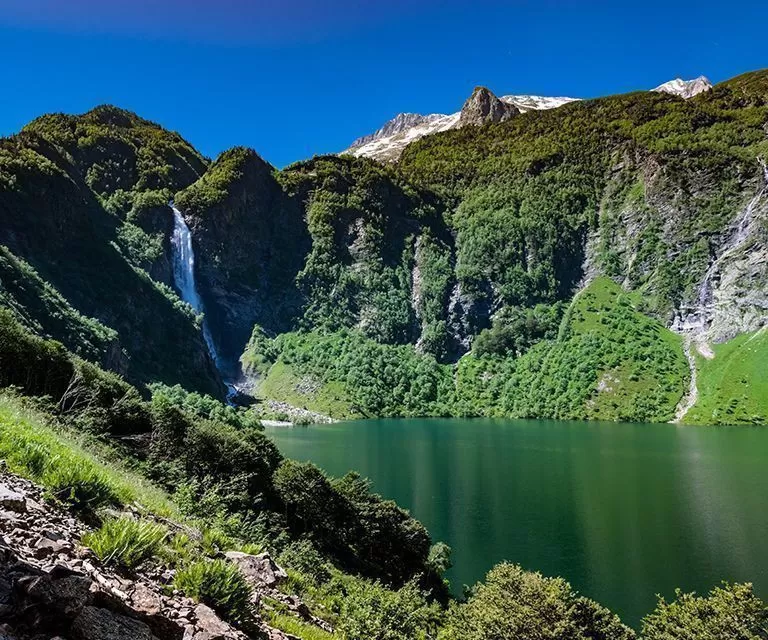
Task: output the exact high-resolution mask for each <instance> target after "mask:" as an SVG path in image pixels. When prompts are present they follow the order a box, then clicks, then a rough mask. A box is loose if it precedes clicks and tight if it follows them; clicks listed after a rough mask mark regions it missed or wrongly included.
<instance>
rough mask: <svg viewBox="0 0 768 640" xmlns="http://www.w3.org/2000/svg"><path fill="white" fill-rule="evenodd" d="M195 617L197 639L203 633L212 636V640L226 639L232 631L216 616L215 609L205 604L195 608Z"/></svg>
mask: <svg viewBox="0 0 768 640" xmlns="http://www.w3.org/2000/svg"><path fill="white" fill-rule="evenodd" d="M195 617H196V618H197V625H196V628H197V633H196V634H195V638H197V635H198V634H199V633H200V632H201V631H202V632H205V633H208V634H210V638H220V637H224V636H225V635H226V634H227V633H229V631H230V626H229V625H228V624H227V623H226V622H224V621H223V620H222V619H221V618H219V616H217V615H216V613H215V612H214V610H213V609H211V608H210V607H209V606H207V605H204V604H199V605H197V606H196V607H195Z"/></svg>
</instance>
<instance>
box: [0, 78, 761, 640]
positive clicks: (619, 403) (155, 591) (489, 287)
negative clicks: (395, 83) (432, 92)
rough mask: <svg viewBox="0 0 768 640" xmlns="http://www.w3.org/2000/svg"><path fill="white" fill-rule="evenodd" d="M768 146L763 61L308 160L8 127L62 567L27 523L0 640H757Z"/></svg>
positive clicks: (489, 98)
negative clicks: (736, 632) (152, 606)
mask: <svg viewBox="0 0 768 640" xmlns="http://www.w3.org/2000/svg"><path fill="white" fill-rule="evenodd" d="M767 133H768V71H764V70H763V71H755V72H750V73H746V74H743V75H740V76H737V77H735V78H732V79H730V80H726V81H724V82H720V83H718V84H715V85H712V84H711V83H709V81H708V80H706V78H703V77H701V78H697V79H695V80H690V81H683V80H680V79H677V80H673V81H671V82H669V83H664V84H663V85H661V86H659V87H657V88H656V89H655V90H651V91H637V92H633V93H625V94H620V95H613V96H606V97H602V98H594V99H586V100H577V99H571V98H547V97H544V96H533V95H518V94H514V95H504V96H502V97H497V96H496V95H495V94H494V93H493V92H492V91H491V90H490V89H488V88H487V87H476V88H475V90H474V91H472V93H471V95H470V96H469V97H468V98H467V100H466V102H465V103H464V106H463V108H462V109H461V111H459V112H457V113H455V114H449V115H441V114H433V115H429V116H422V115H418V114H401V115H400V116H397V117H396V118H395V119H394V120H393V121H391V122H388V123H387V124H386V125H385V126H384V127H382V128H381V129H380V130H379V131H377V132H376V133H374V134H371V135H370V136H364V137H363V138H361V139H360V140H358V141H357V142H356V143H355V144H354V145H353V146H352V147H350V149H348V150H347V152H344V153H341V154H338V155H322V156H314V157H311V158H309V159H307V160H303V161H299V162H296V163H293V164H290V165H288V166H286V167H284V168H282V169H278V168H276V167H274V166H272V165H270V164H269V163H268V162H266V161H265V160H264V159H263V158H262V157H261V156H260V155H259V153H258V152H257V151H256V150H253V149H250V148H246V147H239V146H236V147H233V148H230V149H228V150H226V151H224V152H222V153H221V154H219V155H218V156H217V157H216V158H213V159H212V158H208V157H205V156H204V155H203V154H202V153H201V152H200V151H198V150H197V149H195V148H194V147H193V146H192V145H191V144H190V143H189V142H188V141H186V140H185V139H184V138H183V137H182V136H181V135H180V134H178V133H176V132H174V131H170V130H168V129H166V128H163V127H161V126H160V125H158V124H156V123H154V122H151V121H149V120H146V119H144V118H142V117H141V116H140V115H137V114H135V113H132V112H130V111H127V110H125V109H122V108H120V107H117V106H112V105H102V106H99V107H96V108H94V109H92V110H90V111H88V112H86V113H83V114H81V115H65V114H60V113H57V114H48V115H42V116H40V117H38V118H36V119H35V120H33V121H32V122H30V123H29V124H27V125H26V126H24V127H23V128H22V129H21V130H20V131H19V132H18V133H16V134H14V135H11V136H9V137H6V138H2V139H0V459H2V460H3V461H4V462H3V464H2V465H0V507H3V512H2V513H3V519H2V522H10V523H11V524H13V523H14V522H16V521H17V520H18V521H20V522H22V524H25V526H31V527H33V532H34V534H35V536H36V537H37V536H38V535H39V536H40V539H41V540H42V539H43V538H45V539H46V540H50V541H51V543H49V542H46V541H45V540H42V542H40V545H41V546H40V547H39V548H38V547H37V546H32V545H31V544H30V541H29V540H27V539H26V538H28V537H29V536H26V537H25V535H24V534H23V532H21V531H19V530H17V528H18V527H15V525H14V526H10V525H9V526H8V527H5V529H8V530H7V531H6V530H5V529H3V531H4V534H3V535H6V534H7V535H8V536H9V538H8V540H7V541H6V540H5V539H3V541H2V544H1V545H0V549H2V554H0V556H1V557H0V574H2V575H0V578H2V580H5V582H7V583H8V584H13V585H16V586H14V587H13V588H12V589H11V588H9V589H5V590H4V591H3V590H2V589H0V623H3V624H5V621H6V619H7V620H10V622H8V624H9V625H12V626H11V627H10V628H11V629H12V630H13V632H14V634H15V635H13V636H11V637H12V638H13V640H30V639H32V638H37V637H40V636H39V634H40V633H43V632H45V633H48V632H49V631H51V630H52V629H54V627H55V625H56V624H59V625H66V629H67V633H69V632H70V631H71V632H72V634H73V635H72V637H73V638H76V639H77V640H115V639H116V638H120V640H122V637H126V639H127V638H132V637H142V638H145V639H146V640H155V639H157V640H180V639H182V638H184V639H186V640H189V638H190V637H192V638H193V639H194V640H198V639H201V640H203V639H205V640H210V638H211V637H222V638H240V637H245V636H247V637H258V638H262V637H265V638H269V639H270V640H294V638H300V639H301V640H332V639H334V638H337V639H339V640H363V639H365V640H369V639H370V638H377V639H380V640H391V639H397V640H402V639H405V640H425V639H435V638H439V640H478V639H480V640H491V639H492V638H497V637H504V638H512V637H520V638H528V637H539V636H536V635H531V634H536V633H539V632H540V630H541V629H544V630H545V632H546V633H545V635H546V634H549V635H547V637H552V638H558V639H561V638H565V637H567V638H569V639H570V638H574V639H578V640H596V639H598V638H610V639H611V640H625V639H626V640H631V639H632V638H635V637H637V635H638V632H639V633H640V634H641V637H642V638H645V639H646V640H667V639H668V638H670V637H676V636H670V635H668V631H669V629H671V628H674V629H679V628H687V626H686V625H691V628H695V629H697V630H701V629H702V628H705V629H706V633H710V631H711V633H710V635H709V636H707V637H712V638H717V639H718V640H720V639H721V638H723V637H724V636H722V634H721V635H718V634H719V633H720V631H721V630H722V629H725V628H728V629H730V627H731V625H732V624H733V620H734V619H738V621H739V624H742V626H743V628H744V629H745V631H744V634H743V637H745V638H753V637H754V638H757V637H762V636H761V635H758V634H762V633H763V631H764V628H765V626H766V620H768V609H767V608H766V607H765V605H764V604H763V602H762V601H761V600H760V597H761V596H764V595H765V593H766V592H765V589H768V582H766V576H765V575H764V572H762V570H761V569H760V568H759V567H760V560H761V558H762V547H761V546H760V540H759V539H758V538H759V536H758V537H755V533H754V532H756V531H761V530H762V529H764V524H765V523H764V522H763V521H762V515H761V514H762V513H764V511H765V510H764V509H762V508H761V505H760V504H759V500H760V496H761V495H762V493H761V491H760V490H759V489H760V486H761V483H762V477H761V474H760V471H761V469H762V466H761V464H762V462H761V460H762V458H761V455H762V452H763V450H764V448H765V444H766V443H765V442H764V440H765V436H764V434H763V431H762V429H746V428H743V429H719V428H717V427H719V426H726V425H727V426H741V427H745V426H758V425H759V426H764V425H765V424H766V423H768V387H766V384H767V383H766V381H768V369H766V367H767V366H768V364H766V363H768V337H767V336H768V334H767V333H766V329H765V327H766V324H768V172H766V168H765V166H766V165H765V160H766V158H768V135H767ZM380 152H381V153H380ZM396 419H397V420H396ZM668 422H675V423H682V424H681V425H680V426H670V425H668V424H663V423H668ZM288 423H290V424H297V425H299V424H301V425H304V424H316V425H317V426H313V427H311V428H310V429H290V428H287V426H286V425H287V424H288ZM320 423H322V424H320ZM265 425H267V426H266V428H265ZM269 425H273V426H269ZM682 425H686V426H682ZM297 459H298V460H311V461H312V462H308V461H306V462H305V461H298V460H297ZM317 465H320V466H317ZM350 468H355V469H359V470H361V471H362V472H363V474H364V475H362V476H361V475H360V473H358V472H353V471H349V469H350ZM329 474H333V475H329ZM366 476H367V477H366ZM6 490H7V491H6ZM18 491H22V492H23V493H24V495H22V497H18V496H17V495H15V494H17V493H18ZM378 492H381V493H380V494H379V493H378ZM6 494H12V495H10V497H8V498H7V499H4V498H2V496H3V495H6ZM25 496H26V497H25ZM393 499H396V500H397V501H398V502H397V503H395V502H394V501H393ZM3 500H5V502H3ZM30 501H31V502H30ZM39 501H43V502H44V503H45V507H44V508H43V507H41V509H42V511H41V513H42V512H44V513H45V514H46V518H50V519H51V522H52V523H53V524H56V522H57V520H58V521H61V522H66V523H68V524H67V527H66V529H67V530H66V532H64V533H56V532H55V531H54V532H53V534H52V535H54V534H55V535H61V536H64V537H65V541H64V542H62V543H61V545H59V546H58V547H57V546H56V545H55V544H54V545H53V546H52V543H56V542H61V540H53V539H52V538H46V534H45V531H44V530H43V529H42V528H40V527H38V525H37V524H35V523H34V522H33V517H32V516H30V515H29V514H28V512H27V511H26V509H27V507H26V506H24V507H22V506H21V505H22V503H23V504H24V505H27V504H30V505H32V506H31V507H30V509H32V511H34V504H37V503H38V502H39ZM11 507H14V508H18V509H20V510H21V511H19V512H15V513H16V514H17V515H13V514H11V513H10V511H13V509H12V508H11ZM404 507H407V508H408V509H411V510H412V513H411V512H410V511H407V510H406V509H405V508H404ZM6 512H8V513H9V514H10V515H8V514H6ZM19 513H21V514H22V516H21V517H19V515H18V514H19ZM25 514H26V515H25ZM6 515H7V517H6ZM417 518H418V519H417ZM422 521H424V523H425V524H427V525H429V529H430V530H431V532H432V533H430V532H429V531H428V530H427V527H425V525H424V524H422ZM3 526H5V525H3ZM46 526H47V525H46ZM49 528H50V527H49ZM47 530H48V529H46V531H47ZM670 531H675V532H679V535H678V534H675V536H676V537H671V534H670ZM49 533H50V532H49ZM553 533H554V534H556V535H554V536H553V535H552V534H553ZM29 535H32V534H29ZM433 536H435V537H433ZM441 539H445V542H443V541H441ZM446 542H448V543H449V544H451V545H453V546H454V547H455V556H454V557H455V562H454V568H453V569H451V549H450V547H449V546H448V544H446ZM36 544H37V543H35V545H36ZM54 548H58V549H60V551H61V555H63V556H64V557H63V558H59V560H61V562H62V563H64V565H65V567H64V568H58V569H56V568H55V566H56V565H55V560H54V559H53V558H51V562H52V563H54V564H50V566H49V563H47V562H46V561H45V560H46V558H47V557H48V554H49V553H53V552H52V551H48V549H54ZM43 549H45V550H43ZM265 553H266V554H267V555H266V557H265V556H264V555H263V554H265ZM25 554H26V555H30V554H32V555H35V554H38V555H40V556H41V557H40V558H36V561H35V562H30V561H28V559H26V558H25V557H24V556H25ZM78 554H84V556H83V557H84V558H85V559H86V560H88V562H89V565H87V566H86V565H85V562H82V560H83V557H80V555H78ZM88 558H90V559H88ZM505 559H506V560H508V562H505ZM37 560H40V562H37ZM91 560H92V561H91ZM243 563H245V564H248V565H253V564H254V563H256V564H258V565H259V566H260V567H262V568H263V567H266V569H264V570H266V571H268V572H269V573H270V575H272V577H271V578H269V584H268V585H267V588H265V586H264V584H263V583H262V582H263V581H262V582H259V581H258V580H257V581H256V582H255V583H254V582H253V581H252V580H251V581H248V580H245V578H244V577H243V576H244V575H245V574H248V571H244V570H243V569H242V566H241V565H242V564H243ZM273 565H274V566H273ZM494 565H496V566H494ZM756 567H757V568H756ZM22 569H23V571H22ZM539 570H542V571H544V572H545V574H547V575H555V576H557V575H563V576H564V578H557V577H547V575H542V574H540V573H536V571H539ZM19 571H22V573H21V574H20V573H19ZM71 571H72V572H74V574H70V573H68V572H71ZM486 572H487V573H486ZM22 574H23V575H22ZM249 575H250V574H249ZM277 575H279V579H277V578H275V579H274V580H273V578H274V577H275V576H277ZM484 575H485V577H484ZM24 576H26V577H24ZM30 577H31V578H32V579H29V578H30ZM251 577H252V576H251ZM65 578H66V579H67V580H69V579H70V578H71V579H72V580H71V582H72V584H76V585H79V587H78V588H80V587H83V585H86V586H87V589H86V590H88V593H89V594H90V595H88V596H87V597H85V596H83V597H82V598H80V599H79V600H77V603H76V604H77V607H75V608H74V609H73V608H68V606H69V605H67V606H64V605H61V603H60V601H59V598H58V597H56V598H53V600H52V601H51V602H52V603H53V605H52V606H53V608H52V609H50V608H49V609H46V608H45V607H46V606H48V605H45V606H42V605H41V604H40V602H43V601H40V600H39V598H41V597H42V596H40V593H43V592H44V594H50V593H52V591H50V590H49V589H48V587H46V586H45V585H49V583H50V582H51V581H53V582H56V581H57V580H59V579H65ZM566 579H567V580H569V581H570V583H569V582H566ZM722 579H726V580H729V581H731V582H730V583H729V584H727V585H724V586H721V587H718V586H717V585H718V584H719V581H720V580H722ZM2 580H0V582H2ZM100 580H101V582H100ZM35 581H36V582H35ZM32 582H34V583H35V584H38V583H39V585H43V586H40V589H43V592H41V591H37V592H36V591H35V588H32V587H30V588H27V587H25V586H24V585H29V584H30V583H32ZM464 582H467V583H476V584H475V586H474V587H472V588H471V589H470V590H468V591H467V592H466V593H462V585H463V583H464ZM105 583H106V586H105ZM137 583H141V584H144V585H145V587H146V588H147V589H148V590H149V592H151V594H150V595H151V596H152V599H153V601H154V599H155V598H157V601H158V602H160V603H161V604H160V605H158V606H159V609H158V611H156V612H155V613H153V614H151V615H149V614H146V612H143V613H142V612H141V611H139V608H140V607H141V606H142V603H141V602H139V600H140V597H139V596H137V595H136V593H137V587H136V585H137ZM749 583H754V586H753V585H752V584H749ZM3 584H5V583H3ZM92 584H97V585H101V586H93V587H91V586H88V585H92ZM121 585H122V587H124V588H125V589H126V590H123V589H122V588H121ZM49 586H50V585H49ZM630 587H631V588H630ZM675 587H681V588H683V589H685V590H686V591H690V590H696V591H697V592H698V595H691V594H684V593H677V592H675V591H674V588H675ZM83 588H85V587H83ZM115 590H117V592H116V591H115ZM53 591H56V589H54V590H53ZM81 591H82V589H81ZM139 591H141V589H139ZM36 593H37V595H35V594H36ZM656 593H661V594H662V595H663V596H664V597H663V598H661V599H656V598H654V594H656ZM99 594H100V595H99ZM120 594H123V595H124V596H125V597H124V598H121V595H120ZM145 595H146V593H145ZM45 597H49V596H48V595H45ZM51 597H53V596H51ZM593 597H594V598H597V599H599V600H600V602H601V603H602V604H598V602H597V601H595V600H592V599H591V598H593ZM36 598H38V599H37V600H36ZM115 598H117V600H115ZM665 598H666V599H665ZM43 600H44V599H43ZM118 600H122V604H120V603H119V602H118ZM78 603H79V604H78ZM44 604H45V603H44ZM49 604H51V603H49ZM27 605H29V606H27ZM60 605H61V607H63V608H61V610H60V608H59V606H60ZM604 605H607V606H610V607H611V609H610V610H609V609H606V608H605V606H604ZM14 607H15V609H14ZM201 607H202V608H201ZM182 611H183V612H184V613H183V614H182V613H181V612H182ZM701 611H706V612H707V615H706V616H702V615H700V613H701ZM24 612H29V615H27V614H26V613H24ZM34 612H42V613H40V615H39V616H38V615H37V614H34V615H33V613H34ZM43 613H44V614H45V615H43ZM84 613H85V619H86V622H87V619H88V616H93V615H96V616H106V617H108V618H109V619H110V620H112V622H114V624H115V625H118V626H119V625H123V627H125V626H126V625H127V626H128V627H130V628H132V629H141V633H143V634H144V635H134V636H131V635H130V634H129V635H128V636H125V635H124V636H118V635H115V634H112V635H109V634H107V635H105V634H104V633H102V634H101V635H99V634H98V633H97V632H96V631H92V629H91V627H90V626H89V627H88V629H91V630H90V631H87V632H86V631H83V629H84V628H85V627H84V626H83V625H84V624H85V623H84V622H83V615H84ZM54 614H55V615H56V616H59V614H61V615H60V616H59V617H54V618H50V619H49V618H48V617H46V616H48V615H54ZM4 616H5V617H4ZM157 616H159V617H160V618H162V619H160V618H158V617H157ZM619 616H621V618H620V617H619ZM46 620H47V621H48V622H46ZM179 620H181V622H179ZM622 620H624V622H622ZM139 623H141V624H139ZM209 624H210V625H213V626H212V627H211V628H213V629H214V630H215V629H217V628H218V629H220V630H221V629H224V630H223V631H220V633H219V632H213V631H211V632H209V631H207V630H205V629H204V628H203V627H204V626H205V625H209ZM45 625H48V626H45ZM137 625H138V626H137ZM141 625H144V626H141ZM627 625H629V626H627ZM697 625H698V626H697ZM701 625H704V627H702V626H701ZM97 627H98V626H97ZM145 627H146V629H145ZM185 627H191V628H192V629H191V630H190V631H185ZM489 629H490V630H493V629H501V630H502V631H500V632H499V633H500V634H501V635H492V634H491V631H489ZM562 629H568V634H570V635H567V636H564V635H563V633H564V632H562ZM756 629H757V631H755V630H756ZM5 631H6V628H3V630H2V631H0V634H1V633H5ZM51 632H53V631H51ZM57 632H58V630H57ZM561 632H562V633H561ZM697 632H698V631H697ZM753 632H754V633H753ZM88 633H91V635H87V634H88ZM201 633H203V634H209V635H200V634H201ZM216 633H219V635H218V636H217V635H216ZM494 633H496V632H494ZM542 633H544V632H542ZM77 634H79V635H77ZM190 634H192V635H191V636H190ZM238 634H239V635H238ZM489 634H491V635H489ZM526 634H528V635H526ZM558 634H559V635H558ZM49 635H50V634H49ZM67 637H69V636H67ZM691 637H695V636H691ZM702 637H703V636H702Z"/></svg>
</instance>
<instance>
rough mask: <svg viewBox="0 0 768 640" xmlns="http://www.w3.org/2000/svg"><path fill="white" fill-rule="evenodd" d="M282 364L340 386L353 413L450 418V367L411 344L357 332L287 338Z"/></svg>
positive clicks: (283, 340)
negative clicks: (382, 340) (393, 343)
mask: <svg viewBox="0 0 768 640" xmlns="http://www.w3.org/2000/svg"><path fill="white" fill-rule="evenodd" d="M276 344H277V345H278V347H279V348H280V356H279V359H278V362H279V363H284V364H286V365H289V366H290V367H291V368H292V369H293V370H294V371H296V372H297V373H299V374H301V375H309V376H313V377H314V378H316V379H318V380H320V381H321V382H322V383H323V384H326V385H327V384H333V383H336V384H338V385H341V387H342V388H343V390H344V392H345V395H346V397H347V398H348V399H349V400H350V402H351V408H352V411H353V413H358V414H362V415H367V416H374V415H390V416H415V415H436V416H439V415H446V414H447V413H448V408H447V406H448V403H449V402H450V396H451V387H452V380H451V375H450V368H449V367H447V366H445V365H440V364H438V363H437V362H436V361H435V359H434V358H433V357H432V356H429V355H420V354H418V353H417V352H416V350H415V349H414V348H413V347H411V346H408V345H401V346H389V345H382V344H380V343H378V342H375V341H374V340H371V339H368V338H366V337H365V336H363V335H362V334H360V333H359V332H357V331H339V332H337V333H331V334H320V333H298V334H283V335H281V336H279V337H278V338H277V340H276Z"/></svg>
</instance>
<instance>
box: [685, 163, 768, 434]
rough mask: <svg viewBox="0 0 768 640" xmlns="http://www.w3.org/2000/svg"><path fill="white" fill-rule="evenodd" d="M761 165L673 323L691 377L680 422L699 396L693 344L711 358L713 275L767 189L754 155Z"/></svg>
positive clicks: (739, 241) (750, 225)
mask: <svg viewBox="0 0 768 640" xmlns="http://www.w3.org/2000/svg"><path fill="white" fill-rule="evenodd" d="M757 161H758V163H759V164H760V167H761V169H762V178H763V186H762V187H761V188H760V189H758V191H757V193H756V194H755V196H754V197H753V198H752V199H751V200H750V201H749V203H748V204H747V206H746V207H745V208H744V209H743V211H741V212H740V213H739V215H738V216H737V218H736V220H734V224H733V226H735V229H736V230H735V233H733V234H732V235H731V237H729V238H728V240H727V241H726V242H725V244H724V246H723V251H722V253H721V254H720V255H719V256H718V257H717V258H716V259H715V260H714V261H713V262H712V264H711V265H710V266H709V268H708V269H707V272H706V273H705V274H704V279H703V280H702V282H701V285H700V286H699V291H698V296H697V298H696V303H695V305H694V306H693V308H692V309H690V312H689V314H688V315H687V317H686V318H685V319H684V320H680V319H678V320H677V321H676V322H675V325H674V326H673V327H672V329H673V330H674V331H677V332H678V333H682V334H684V335H685V338H684V342H683V351H684V353H685V357H686V359H687V360H688V367H689V368H690V372H691V378H690V384H689V388H688V392H687V393H686V394H685V396H683V398H682V399H681V400H680V403H679V404H678V406H677V410H676V412H675V418H674V420H673V422H682V420H683V418H685V416H686V415H687V413H688V411H690V410H691V409H692V408H693V406H694V405H695V404H696V401H697V400H698V396H699V392H698V387H697V385H696V358H695V356H694V347H695V349H696V350H698V351H699V353H701V354H702V355H703V356H704V357H705V358H713V357H714V353H713V352H712V350H711V348H710V347H709V345H708V344H707V342H706V338H705V333H706V330H707V328H708V327H709V325H710V323H711V320H712V313H713V308H714V304H715V302H714V293H715V291H714V290H715V279H716V278H717V277H718V276H719V274H720V267H721V266H722V265H723V263H724V261H725V260H726V259H727V258H728V257H729V256H732V255H733V254H734V253H736V252H737V251H738V250H739V249H740V248H742V247H743V246H744V244H745V243H746V242H747V240H748V239H749V238H750V237H751V236H752V231H753V229H754V226H755V223H756V221H757V217H756V216H755V209H756V208H757V205H758V204H759V203H760V200H761V199H762V198H763V196H764V195H765V194H766V192H768V166H767V165H766V163H765V160H763V158H758V159H757Z"/></svg>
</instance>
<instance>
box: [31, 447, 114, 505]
mask: <svg viewBox="0 0 768 640" xmlns="http://www.w3.org/2000/svg"><path fill="white" fill-rule="evenodd" d="M35 464H39V463H38V462H37V461H35ZM41 479H42V482H43V484H44V485H45V486H46V487H47V488H48V490H49V491H50V493H51V494H52V495H53V496H54V497H55V498H57V499H58V500H61V501H63V502H66V503H68V504H70V505H71V506H72V508H74V509H77V510H79V511H94V510H95V509H98V508H99V507H103V506H110V505H114V504H116V503H117V502H118V498H117V494H116V492H115V488H114V487H113V485H112V483H111V482H110V481H109V479H108V478H107V477H106V475H105V474H103V473H101V472H100V471H99V470H98V469H97V468H95V467H94V466H93V465H92V464H90V463H89V462H88V461H86V460H77V459H76V460H71V461H70V464H62V463H61V461H59V460H50V461H49V462H48V463H47V464H46V466H45V467H44V470H43V474H42V478H41Z"/></svg>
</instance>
